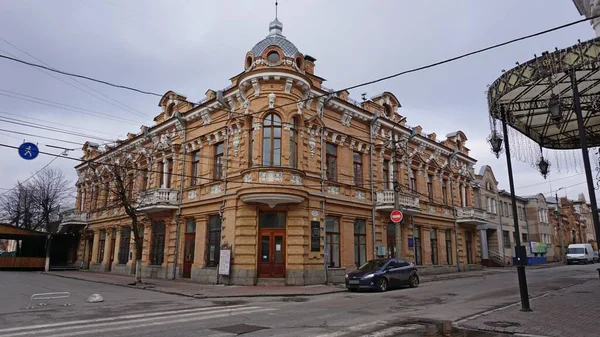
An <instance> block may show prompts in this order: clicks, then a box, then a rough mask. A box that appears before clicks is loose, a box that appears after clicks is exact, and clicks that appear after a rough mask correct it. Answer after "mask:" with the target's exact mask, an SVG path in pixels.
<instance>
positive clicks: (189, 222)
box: [185, 219, 196, 234]
mask: <svg viewBox="0 0 600 337" xmlns="http://www.w3.org/2000/svg"><path fill="white" fill-rule="evenodd" d="M185 233H186V234H190V233H196V219H186V220H185Z"/></svg>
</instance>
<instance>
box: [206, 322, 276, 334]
mask: <svg viewBox="0 0 600 337" xmlns="http://www.w3.org/2000/svg"><path fill="white" fill-rule="evenodd" d="M265 329H270V328H268V327H265V326H258V325H248V324H235V325H230V326H223V327H220V328H213V330H217V331H223V332H227V333H234V334H237V335H241V334H244V333H250V332H255V331H259V330H265Z"/></svg>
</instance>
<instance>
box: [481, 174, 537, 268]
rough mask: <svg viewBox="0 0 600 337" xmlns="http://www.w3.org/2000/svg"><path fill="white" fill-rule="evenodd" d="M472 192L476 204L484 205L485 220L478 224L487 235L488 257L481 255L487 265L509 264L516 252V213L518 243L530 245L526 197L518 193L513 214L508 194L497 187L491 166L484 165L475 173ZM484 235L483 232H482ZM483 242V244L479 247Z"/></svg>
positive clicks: (483, 246)
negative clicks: (519, 241)
mask: <svg viewBox="0 0 600 337" xmlns="http://www.w3.org/2000/svg"><path fill="white" fill-rule="evenodd" d="M475 196H476V197H477V199H478V201H477V202H476V204H478V205H479V207H481V208H483V209H485V211H486V212H487V215H488V220H489V221H488V222H487V223H486V224H484V225H481V226H480V227H479V229H480V230H482V231H483V232H485V234H486V237H487V254H486V253H483V255H484V256H485V257H487V259H483V260H484V261H483V262H484V263H485V264H486V265H490V266H495V265H509V264H512V263H513V257H514V256H515V248H514V247H515V243H516V239H515V227H514V219H513V217H514V216H516V217H517V219H518V221H519V231H520V235H521V237H520V239H521V245H523V246H528V247H529V243H528V242H529V241H530V239H529V238H530V234H531V232H530V231H529V226H528V219H527V218H528V216H526V213H527V207H528V202H527V199H525V198H522V197H519V196H517V197H516V200H517V214H516V215H514V214H513V210H512V201H511V197H510V196H511V194H510V193H509V192H506V191H504V190H498V181H497V180H496V178H495V176H494V172H493V170H492V168H491V167H490V166H488V165H484V166H482V167H481V169H480V170H479V174H478V175H477V176H476V189H475ZM481 236H483V234H482V235H481ZM484 248H485V245H482V249H484Z"/></svg>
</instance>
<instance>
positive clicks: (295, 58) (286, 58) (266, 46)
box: [244, 18, 314, 73]
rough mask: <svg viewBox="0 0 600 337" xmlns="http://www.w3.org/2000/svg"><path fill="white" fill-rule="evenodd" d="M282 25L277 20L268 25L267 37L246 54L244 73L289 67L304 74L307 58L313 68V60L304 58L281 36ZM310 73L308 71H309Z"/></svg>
mask: <svg viewBox="0 0 600 337" xmlns="http://www.w3.org/2000/svg"><path fill="white" fill-rule="evenodd" d="M282 32H283V24H282V23H281V21H279V20H278V19H277V18H275V20H273V21H271V23H269V35H267V36H266V37H265V38H264V39H262V40H261V41H259V42H258V43H257V44H256V45H255V46H254V47H252V50H251V51H249V52H248V53H246V58H245V63H244V70H245V72H249V71H252V70H254V69H259V68H269V67H289V68H292V69H294V70H296V71H298V72H300V73H305V71H306V67H305V66H306V63H307V61H306V60H307V57H308V59H309V60H312V61H308V63H310V64H311V65H312V66H311V67H309V68H310V70H312V68H313V67H314V63H313V62H314V59H313V58H312V57H310V56H308V55H307V56H305V55H303V54H302V53H300V52H299V51H298V48H297V47H296V46H295V45H294V44H293V43H292V42H291V41H290V40H288V39H286V37H285V36H283V34H282ZM309 73H310V71H309Z"/></svg>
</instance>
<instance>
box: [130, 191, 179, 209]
mask: <svg viewBox="0 0 600 337" xmlns="http://www.w3.org/2000/svg"><path fill="white" fill-rule="evenodd" d="M178 195H179V191H177V190H174V189H170V188H157V189H153V190H148V191H143V192H140V193H139V194H138V197H137V210H138V211H141V212H158V211H164V210H172V209H177V208H178V207H179V198H178Z"/></svg>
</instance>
